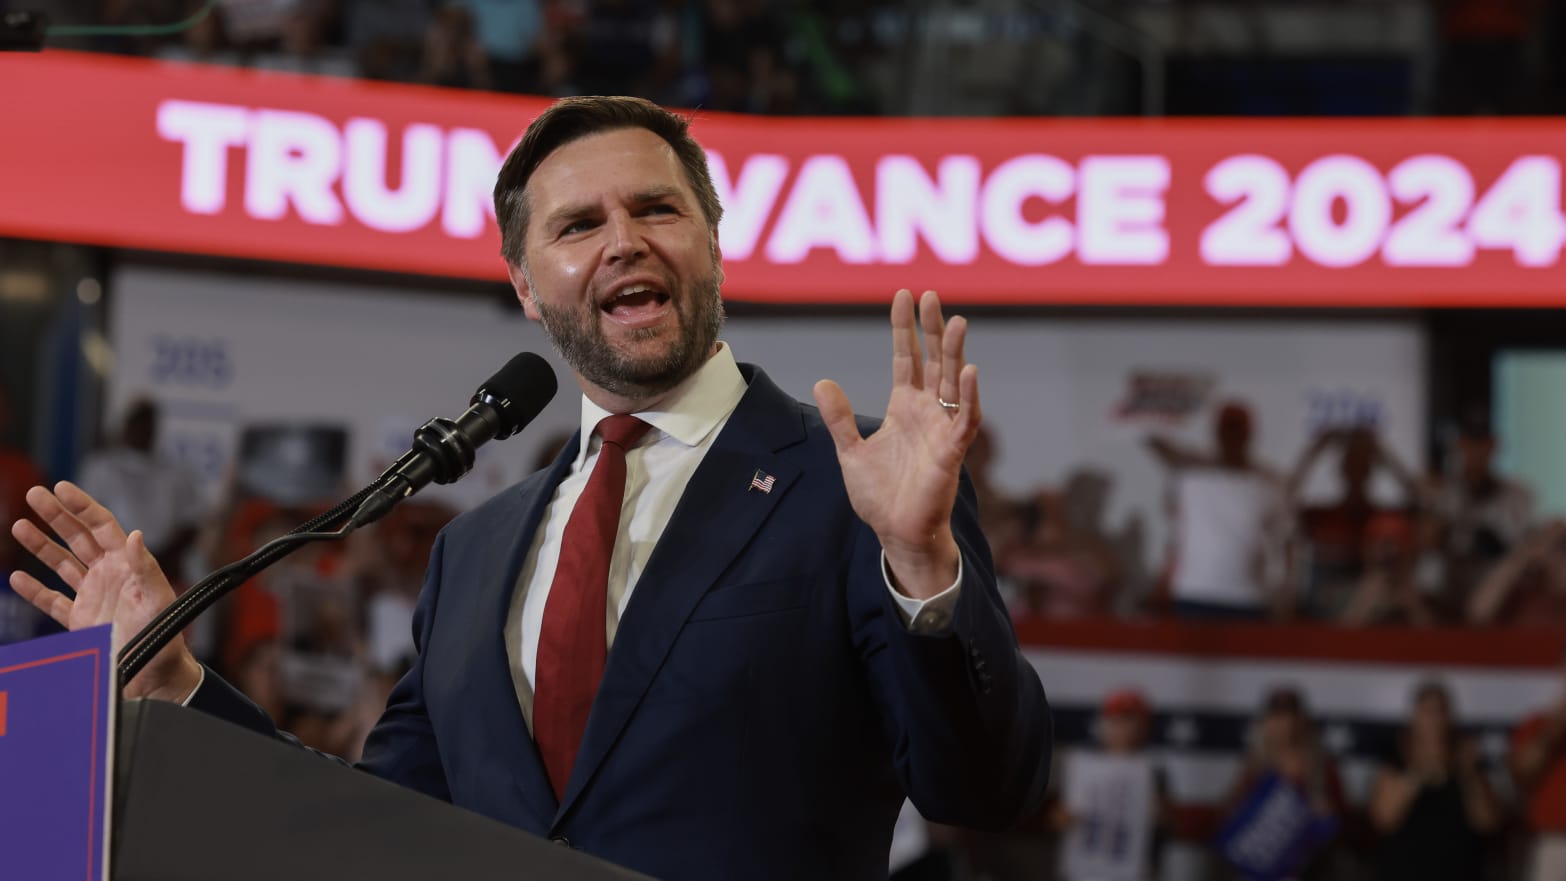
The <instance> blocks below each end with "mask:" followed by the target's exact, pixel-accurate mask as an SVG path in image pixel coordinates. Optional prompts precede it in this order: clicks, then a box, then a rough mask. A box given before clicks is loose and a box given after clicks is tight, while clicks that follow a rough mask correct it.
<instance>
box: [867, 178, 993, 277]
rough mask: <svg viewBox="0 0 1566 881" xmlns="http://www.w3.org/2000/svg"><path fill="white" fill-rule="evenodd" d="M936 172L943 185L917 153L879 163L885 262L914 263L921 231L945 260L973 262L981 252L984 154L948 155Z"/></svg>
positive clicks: (878, 215)
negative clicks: (979, 222) (980, 157)
mask: <svg viewBox="0 0 1566 881" xmlns="http://www.w3.org/2000/svg"><path fill="white" fill-rule="evenodd" d="M936 173H937V176H938V177H939V180H940V182H939V183H935V182H933V181H931V180H930V177H929V175H928V174H926V173H925V170H924V166H922V165H920V164H919V160H917V159H915V158H913V157H912V156H886V157H883V158H882V159H881V161H880V162H878V163H876V169H875V224H876V232H878V233H879V234H880V244H881V259H882V260H883V261H884V262H886V263H912V262H913V259H914V254H915V253H916V251H917V241H916V239H915V236H916V235H917V236H918V237H922V238H923V239H924V241H925V244H927V245H929V246H930V250H931V251H933V252H935V256H937V257H939V258H940V259H941V261H942V262H943V263H956V264H966V263H972V262H973V261H974V259H975V258H976V257H978V256H979V228H978V225H977V223H976V222H975V221H976V218H975V216H974V214H975V207H976V206H975V202H976V201H977V200H978V195H979V160H978V158H977V157H974V156H947V157H946V158H944V159H942V160H941V163H940V166H939V169H938V171H937V172H936Z"/></svg>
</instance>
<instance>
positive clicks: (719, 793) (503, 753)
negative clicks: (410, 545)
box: [192, 365, 1051, 881]
mask: <svg viewBox="0 0 1566 881" xmlns="http://www.w3.org/2000/svg"><path fill="white" fill-rule="evenodd" d="M742 370H743V371H744V374H745V377H746V379H747V381H748V383H749V388H748V390H747V391H746V393H745V395H744V397H743V399H742V400H741V401H740V403H739V405H738V407H737V408H736V409H735V411H734V413H733V415H732V416H731V417H730V419H729V421H728V424H727V425H726V426H725V427H724V428H723V430H722V432H721V433H720V435H719V437H718V438H717V439H716V441H715V442H714V444H713V446H712V448H711V449H710V451H709V452H708V453H707V455H706V457H705V458H704V459H703V460H702V462H701V465H700V466H699V467H698V469H697V471H696V473H695V475H694V476H693V477H692V478H691V482H690V484H689V486H688V488H687V489H686V491H685V494H684V496H683V497H682V498H681V500H680V502H679V506H678V508H677V510H676V511H675V513H674V515H673V517H672V519H671V520H670V521H669V524H668V526H667V527H666V529H665V531H664V534H663V537H662V539H661V540H660V541H659V543H658V546H657V548H656V549H655V550H654V552H653V554H652V557H651V559H650V560H649V561H648V564H647V567H646V570H645V571H644V572H643V573H642V575H641V578H640V580H639V581H638V582H637V584H636V589H635V591H634V592H633V593H632V596H631V600H630V602H629V604H628V605H627V607H626V609H625V614H624V616H623V617H622V618H621V620H620V625H619V629H618V631H617V634H616V637H615V641H614V645H613V646H612V648H611V650H610V653H609V658H608V662H607V666H606V669H605V671H604V677H603V681H602V684H601V685H600V687H599V692H598V697H597V701H596V703H595V704H594V706H593V710H592V715H591V718H590V719H589V721H588V726H587V732H586V735H585V737H584V740H583V743H582V746H581V750H580V752H579V754H578V756H577V764H576V767H575V770H574V771H573V773H572V777H571V780H570V783H569V785H568V786H567V789H566V793H565V797H564V799H563V800H562V801H560V802H559V803H557V802H556V799H555V796H554V793H553V791H552V790H551V789H550V786H549V782H548V779H547V778H546V776H545V772H544V768H543V765H542V763H541V762H540V760H539V757H538V753H537V751H536V750H535V748H534V746H533V742H532V739H531V737H530V736H529V734H528V730H527V727H526V726H525V724H524V723H523V718H522V712H521V709H520V707H519V706H518V703H517V697H516V691H515V688H514V686H513V681H512V673H511V666H510V663H509V661H508V659H507V654H506V646H505V644H504V640H503V638H502V630H503V628H504V626H505V621H506V612H507V608H508V606H509V605H510V603H511V597H512V593H513V589H514V587H515V585H516V582H517V578H518V574H519V572H520V570H521V567H522V565H523V560H524V558H525V557H526V555H527V553H528V550H529V548H530V546H531V543H532V541H533V537H534V535H535V533H536V531H537V529H538V528H539V523H540V519H541V517H542V515H543V512H544V508H545V506H546V505H547V503H548V502H549V500H550V498H551V496H552V495H553V493H554V491H555V488H556V486H558V484H559V483H560V481H561V479H562V478H563V477H564V476H565V474H566V471H567V468H568V467H569V465H570V462H571V460H572V457H573V456H574V454H575V450H574V447H575V444H568V445H567V449H566V450H565V451H564V452H563V453H562V454H561V455H560V457H559V458H558V459H557V460H556V461H555V463H554V464H553V465H552V466H551V467H550V468H549V469H547V470H545V471H542V472H539V473H536V474H534V475H532V476H530V477H528V478H527V479H526V480H524V481H522V482H521V483H520V484H518V485H516V486H514V487H511V488H510V489H508V490H506V491H504V492H502V493H501V494H499V495H497V496H496V497H495V498H493V499H491V500H489V501H488V502H486V503H485V504H484V505H482V506H480V507H479V508H476V509H475V510H473V511H470V512H468V513H467V514H464V515H463V516H461V517H459V518H457V520H455V521H454V522H453V523H452V524H450V525H449V526H448V527H447V528H446V529H445V531H444V532H443V533H442V535H441V537H440V539H439V540H438V541H437V543H436V546H435V551H434V554H433V555H432V557H431V560H430V564H429V572H428V576H427V580H426V583H425V586H424V590H423V593H422V594H421V596H420V599H419V602H418V606H417V610H416V612H415V615H414V630H415V639H416V641H417V644H418V649H419V654H418V659H417V661H416V663H415V664H414V666H413V668H412V670H411V671H410V672H409V673H408V674H407V676H406V677H404V678H403V680H402V681H401V682H400V683H398V685H397V687H396V689H395V691H394V692H393V694H392V696H391V699H390V701H389V703H388V706H387V709H386V713H385V715H384V716H383V717H382V718H381V720H380V721H379V723H378V724H377V725H376V727H375V729H374V730H373V731H372V732H371V734H370V737H369V740H368V742H367V744H366V746H365V751H364V757H363V760H362V762H361V766H362V767H363V768H365V769H366V770H369V771H370V772H372V773H374V774H377V775H379V776H381V777H384V778H387V779H389V780H392V781H395V782H397V783H401V784H403V785H405V786H409V787H412V788H413V789H416V790H419V791H421V792H425V793H428V794H430V795H433V796H436V797H438V798H442V799H446V800H449V801H451V802H453V803H455V804H457V805H460V806H462V807H465V808H468V809H470V810H474V811H477V812H479V813H481V814H486V815H488V816H490V817H493V818H495V819H497V820H501V821H503V822H506V823H510V824H512V825H515V826H518V827H521V828H523V829H525V830H528V831H531V832H534V833H537V834H539V835H543V836H550V837H553V838H556V839H564V840H565V841H568V842H569V843H570V844H571V845H572V846H574V847H577V848H580V849H582V850H585V851H587V852H590V853H593V854H596V855H599V856H601V857H604V858H606V859H608V860H610V861H612V862H615V863H619V864H621V865H624V866H627V867H629V868H632V869H636V870H639V871H642V872H646V873H648V874H650V875H653V876H655V877H659V878H665V879H671V881H673V879H744V881H755V879H771V878H776V879H812V881H820V879H874V878H884V877H885V876H886V874H887V851H888V846H889V843H890V840H891V830H892V825H893V822H894V820H895V818H896V816H897V813H898V809H899V807H900V805H901V803H902V800H903V795H904V793H907V795H908V796H909V797H911V798H912V799H913V802H914V804H915V806H917V807H918V808H919V810H920V811H921V812H922V813H923V814H924V815H925V816H926V817H928V818H930V819H932V820H935V821H939V822H945V823H952V824H961V825H969V826H986V827H997V826H1005V825H1007V824H1009V823H1012V822H1014V821H1015V820H1017V819H1019V818H1020V817H1022V816H1024V815H1026V814H1028V813H1030V812H1032V811H1034V810H1036V809H1037V808H1038V807H1039V805H1040V804H1041V802H1042V800H1043V798H1044V791H1045V787H1046V784H1047V779H1048V769H1049V766H1050V738H1051V726H1050V717H1049V707H1048V705H1047V703H1046V701H1045V697H1044V690H1043V688H1042V686H1041V685H1040V683H1039V679H1038V677H1037V675H1036V674H1035V673H1034V671H1033V669H1032V668H1031V666H1030V665H1029V664H1028V662H1027V661H1026V660H1024V659H1023V657H1022V655H1021V654H1020V652H1019V651H1018V647H1017V643H1016V637H1015V635H1014V633H1013V631H1012V628H1011V625H1010V622H1009V620H1008V618H1007V615H1006V611H1005V609H1004V607H1003V606H1002V603H1001V601H1000V599H999V597H998V595H997V593H996V590H995V579H994V575H993V573H992V564H991V560H990V554H989V550H988V548H987V547H986V545H985V543H984V541H983V539H982V537H981V535H980V533H979V530H978V525H977V518H976V512H975V508H974V499H973V494H972V490H971V488H970V487H969V486H968V484H967V482H966V481H964V483H963V487H962V492H961V493H960V494H959V499H958V504H957V508H956V512H955V513H954V515H953V525H954V527H955V532H956V536H957V540H958V543H959V545H960V546H961V549H962V557H963V580H962V588H961V597H960V600H959V601H958V604H957V608H956V613H955V615H954V617H953V619H952V622H951V626H950V628H949V631H948V632H946V633H944V634H941V635H915V634H911V633H909V632H908V630H907V628H906V627H905V626H904V624H903V623H902V620H901V619H900V618H899V616H898V614H897V610H896V607H895V604H894V601H893V600H892V598H891V596H890V594H889V592H888V590H887V587H886V584H885V582H884V580H883V578H882V575H881V567H880V546H879V544H878V543H877V541H876V538H875V536H874V534H873V533H872V532H871V531H870V530H869V528H868V527H866V526H865V524H864V522H863V521H861V520H859V519H858V517H856V516H855V514H854V512H853V510H852V509H851V508H850V506H849V503H848V498H847V495H846V492H845V490H844V487H843V479H842V474H841V471H840V469H839V466H838V462H837V455H836V452H835V450H834V448H833V445H832V440H831V437H830V435H829V434H828V432H827V430H826V427H825V425H824V424H823V423H822V421H821V418H820V416H819V414H818V413H817V412H816V410H815V409H814V408H813V407H809V406H806V405H803V404H801V403H799V402H798V401H795V400H793V399H792V398H790V397H788V396H787V395H785V394H784V393H783V392H782V391H781V390H779V389H778V388H777V386H776V385H775V384H773V383H772V381H771V380H769V379H768V378H767V376H766V375H765V374H764V373H762V372H761V371H760V370H758V369H756V368H753V367H750V366H748V365H746V366H743V367H742ZM865 427H866V428H868V427H869V426H868V425H866V426H865ZM758 470H759V471H762V472H764V473H765V474H770V475H773V476H774V477H776V479H777V480H776V483H775V485H774V486H773V487H772V489H771V491H770V492H762V491H760V490H756V489H751V488H750V482H751V478H752V476H754V475H755V473H756V472H757V471H758ZM214 679H215V677H214ZM192 706H195V707H198V708H203V709H206V710H208V711H210V712H214V713H216V714H218V715H222V716H224V717H227V718H229V719H231V720H233V721H237V722H240V723H242V724H246V725H248V726H250V727H252V728H255V729H257V730H260V731H263V732H266V733H268V734H275V733H276V731H275V729H274V728H273V726H272V723H271V722H270V721H269V720H267V718H266V717H265V715H264V714H262V713H261V712H260V711H259V710H258V709H256V708H255V707H254V706H253V705H251V704H249V702H248V701H245V700H244V699H243V698H242V697H240V696H239V695H238V693H237V692H235V691H233V690H232V689H231V688H230V687H228V686H227V685H226V684H224V683H222V681H221V680H215V681H209V683H208V684H207V685H204V686H203V687H202V688H201V689H200V690H199V691H198V693H197V695H196V698H195V699H194V700H193V701H192Z"/></svg>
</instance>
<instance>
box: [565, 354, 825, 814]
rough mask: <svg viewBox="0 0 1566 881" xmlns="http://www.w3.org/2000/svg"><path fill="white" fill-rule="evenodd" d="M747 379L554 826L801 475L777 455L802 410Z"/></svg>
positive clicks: (622, 647) (651, 578)
mask: <svg viewBox="0 0 1566 881" xmlns="http://www.w3.org/2000/svg"><path fill="white" fill-rule="evenodd" d="M742 370H744V372H745V373H746V374H747V375H746V378H747V379H748V380H750V387H749V389H748V390H747V391H746V393H745V396H744V397H743V398H741V400H740V403H739V405H738V406H737V407H736V408H735V410H734V413H733V414H732V415H731V416H730V417H729V421H728V424H726V425H725V426H724V428H723V430H722V432H721V433H720V434H719V435H718V438H717V440H716V441H714V442H713V445H712V448H711V449H709V450H708V451H707V455H706V456H705V457H704V458H703V459H702V462H701V465H699V466H698V467H697V469H696V473H695V474H693V475H692V476H691V481H690V483H689V485H687V486H686V488H685V492H684V494H682V495H681V497H680V502H679V505H678V506H676V508H675V511H674V515H673V516H672V517H671V518H670V520H669V524H668V526H666V527H665V528H664V531H663V535H662V536H661V537H660V538H659V540H658V545H657V547H656V548H654V550H653V554H652V557H651V558H650V559H649V560H648V561H647V568H646V569H645V570H644V571H643V572H642V575H641V577H640V579H638V581H637V582H636V587H635V590H634V591H633V592H632V594H631V600H630V602H629V603H628V604H627V605H626V609H625V614H624V616H622V618H621V619H620V627H619V629H618V631H617V632H616V635H615V640H614V646H613V647H612V648H611V649H610V651H609V658H608V662H607V664H606V665H605V668H604V678H603V681H602V682H601V683H600V684H599V687H598V696H597V698H596V700H595V701H594V703H593V711H592V715H591V716H589V718H588V720H587V731H586V733H585V734H584V736H583V738H582V746H581V749H580V750H579V751H578V752H577V756H576V765H575V767H574V768H573V770H572V772H571V780H570V783H569V785H568V786H567V787H566V793H565V798H564V799H563V800H562V802H561V805H560V811H559V813H557V814H556V815H555V824H556V825H558V824H559V823H560V821H561V820H562V819H564V818H565V817H566V816H567V814H568V813H569V811H570V809H571V805H572V804H573V803H574V802H575V800H576V798H577V797H578V796H579V795H580V794H581V792H582V790H583V789H584V788H585V787H586V785H587V783H588V782H589V781H590V780H591V779H592V776H593V774H594V773H596V772H597V770H598V767H599V765H601V764H602V763H603V760H604V758H605V756H607V755H608V753H609V751H610V749H611V748H612V747H613V746H614V743H615V741H616V740H617V739H618V738H619V736H620V733H621V732H622V731H623V730H624V728H625V725H626V723H627V722H628V721H629V720H630V717H631V714H632V712H634V711H635V709H636V707H637V705H638V704H640V703H641V700H642V697H643V696H644V695H645V694H646V693H647V688H648V686H649V685H651V683H652V680H653V677H654V676H655V675H656V674H657V672H658V670H659V668H660V667H661V666H662V665H663V661H664V659H665V658H666V657H667V656H668V654H669V649H670V648H671V647H672V646H673V645H674V640H675V638H676V637H678V636H679V634H680V630H681V629H682V628H683V627H684V626H685V620H686V619H687V618H689V617H690V614H691V611H692V610H693V609H695V607H696V604H697V603H698V602H699V601H700V600H701V598H702V596H703V595H704V594H706V593H707V591H708V590H709V589H710V588H711V587H712V586H713V584H714V583H715V582H716V581H717V579H718V577H719V576H720V575H722V573H723V572H724V570H725V569H727V568H728V566H729V564H730V563H731V562H732V561H733V560H734V558H735V556H737V555H738V553H739V551H740V550H741V549H742V548H744V547H745V545H746V544H748V543H749V542H750V539H751V537H752V536H753V535H754V534H755V532H756V530H757V529H759V528H761V524H762V523H763V522H765V520H766V519H767V516H768V515H769V514H771V513H772V511H773V509H774V508H775V507H776V506H777V503H778V502H779V501H780V500H781V499H782V498H783V496H784V495H786V494H787V492H788V489H789V487H790V486H791V485H792V484H793V483H794V481H795V479H796V478H798V477H799V475H800V473H801V471H800V468H799V467H798V466H797V465H795V464H794V463H793V462H791V461H790V460H789V458H788V457H787V456H780V455H778V451H780V450H782V449H784V448H785V447H788V446H792V445H794V444H797V443H798V442H799V441H801V440H803V439H804V436H805V429H804V421H803V419H802V418H801V415H800V412H799V407H798V404H797V403H796V402H795V401H794V400H793V399H792V398H790V397H788V396H787V395H785V394H783V392H782V391H781V390H780V389H778V387H777V386H776V385H774V384H773V383H772V381H771V380H770V379H768V378H767V376H766V374H764V373H762V372H761V371H760V370H756V369H754V368H750V367H749V366H748V365H745V366H742ZM758 470H760V471H762V472H764V473H765V474H769V475H771V476H773V477H774V478H776V479H775V481H774V482H773V484H772V487H771V489H770V490H769V491H767V492H761V491H755V490H752V489H751V488H750V482H751V479H752V478H753V477H754V476H755V475H756V472H757V471H758Z"/></svg>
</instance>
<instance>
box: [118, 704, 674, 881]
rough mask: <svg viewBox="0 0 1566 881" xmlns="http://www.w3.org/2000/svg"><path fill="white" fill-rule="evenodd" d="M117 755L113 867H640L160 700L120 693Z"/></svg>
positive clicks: (477, 879) (192, 878) (506, 870)
mask: <svg viewBox="0 0 1566 881" xmlns="http://www.w3.org/2000/svg"><path fill="white" fill-rule="evenodd" d="M114 764H115V772H114V809H113V810H114V822H113V825H112V826H111V827H110V828H111V830H112V842H111V848H112V854H113V858H112V860H111V868H112V877H113V879H114V881H212V879H215V878H222V879H225V881H277V879H282V878H286V879H289V881H316V879H320V881H327V879H330V881H341V879H345V878H363V879H367V881H430V879H436V878H461V879H464V881H489V879H496V881H500V879H505V881H529V879H540V881H550V879H567V878H569V879H578V881H600V879H602V881H630V879H642V881H647V876H645V875H640V874H637V873H635V872H632V871H629V870H627V869H622V868H620V867H618V866H614V865H611V864H609V863H606V862H604V861H602V860H599V859H597V858H595V857H591V856H588V855H587V854H583V853H579V852H576V851H574V850H571V849H570V848H569V847H565V846H561V845H559V844H555V843H552V842H549V841H545V840H544V839H542V838H539V837H537V836H534V835H529V834H528V833H526V832H523V831H521V830H519V829H514V828H512V827H510V826H507V825H505V824H503V823H499V822H496V821H494V820H491V819H489V818H487V817H483V816H480V815H478V814H474V813H472V812H469V811H465V810H463V809H461V808H457V807H453V806H452V805H449V804H446V803H445V802H442V801H439V800H437V799H433V798H430V797H428V796H425V795H423V794H421V793H418V792H414V791H412V790H409V789H405V788H403V787H400V786H397V785H395V784H392V783H388V782H386V781H385V780H381V779H379V778H376V777H373V776H371V775H369V774H366V773H364V772H363V771H358V770H355V769H353V768H349V767H346V766H343V765H340V764H338V763H336V762H332V761H329V760H326V759H323V758H321V757H320V756H316V755H313V754H311V753H309V752H307V751H305V750H303V749H299V748H297V747H294V746H291V745H289V744H286V743H282V742H280V741H276V740H272V739H270V738H266V737H262V736H261V735H259V734H256V733H254V732H252V731H247V730H245V729H243V728H240V727H238V726H235V725H231V724H229V723H227V722H224V721H222V720H220V719H216V718H212V717H210V716H207V715H205V714H203V713H200V712H197V711H195V710H190V709H186V708H184V707H180V706H176V705H174V704H170V703H166V702H160V701H139V700H138V701H126V702H124V703H122V704H120V708H119V740H118V743H117V745H116V748H115V758H114Z"/></svg>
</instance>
